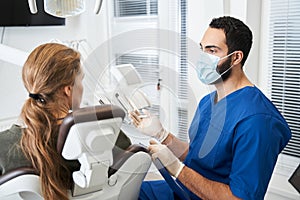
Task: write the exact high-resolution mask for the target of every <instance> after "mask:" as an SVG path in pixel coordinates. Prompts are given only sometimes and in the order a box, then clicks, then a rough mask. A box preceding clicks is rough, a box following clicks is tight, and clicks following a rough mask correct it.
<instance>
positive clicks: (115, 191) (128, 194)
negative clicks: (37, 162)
mask: <svg viewBox="0 0 300 200" xmlns="http://www.w3.org/2000/svg"><path fill="white" fill-rule="evenodd" d="M124 116H125V113H124V111H123V110H122V109H121V108H119V107H118V106H114V105H98V106H93V107H86V108H81V109H78V110H76V111H74V112H73V113H70V114H69V115H68V116H67V117H66V118H65V119H64V120H63V123H62V125H61V127H60V131H59V137H58V144H57V151H58V152H59V153H61V154H62V156H63V157H64V158H65V159H66V160H78V161H79V162H80V170H79V171H74V172H73V174H72V177H73V181H74V186H73V188H72V190H70V192H69V196H70V199H84V200H89V199H101V200H102V199H103V200H105V199H122V200H123V199H124V200H126V199H128V200H134V199H137V198H138V195H139V190H140V185H141V183H142V181H143V179H144V177H145V175H146V173H147V171H148V169H149V167H150V165H151V157H150V155H149V154H148V152H147V150H146V149H145V148H143V147H141V146H138V145H132V146H130V147H129V148H128V149H127V150H126V151H124V152H123V153H122V154H119V155H118V157H117V158H113V156H112V148H113V147H114V144H115V141H116V139H117V137H118V133H119V130H120V126H121V123H122V121H123V119H124ZM0 199H1V200H17V199H26V200H27V199H30V200H35V199H43V197H42V193H41V188H40V183H39V176H38V174H37V173H36V172H35V171H34V170H33V169H31V168H18V169H15V170H13V171H10V172H8V173H6V174H4V175H2V176H0Z"/></svg>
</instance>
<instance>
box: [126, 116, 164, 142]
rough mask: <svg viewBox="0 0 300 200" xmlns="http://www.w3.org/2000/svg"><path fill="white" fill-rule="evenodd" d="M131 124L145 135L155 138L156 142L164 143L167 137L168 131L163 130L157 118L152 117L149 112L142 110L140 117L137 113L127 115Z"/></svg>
mask: <svg viewBox="0 0 300 200" xmlns="http://www.w3.org/2000/svg"><path fill="white" fill-rule="evenodd" d="M129 117H130V118H131V119H132V120H133V124H134V125H135V126H136V127H137V128H138V130H139V131H140V132H142V133H143V134H145V135H148V136H151V137H154V138H156V139H157V140H158V141H160V142H162V141H164V140H165V139H166V138H167V136H168V134H169V133H168V131H166V130H165V129H164V127H163V126H162V124H161V122H160V120H159V119H158V118H157V116H154V115H152V114H151V113H150V112H149V111H147V110H143V114H142V115H141V114H140V113H139V112H138V111H134V112H131V113H129Z"/></svg>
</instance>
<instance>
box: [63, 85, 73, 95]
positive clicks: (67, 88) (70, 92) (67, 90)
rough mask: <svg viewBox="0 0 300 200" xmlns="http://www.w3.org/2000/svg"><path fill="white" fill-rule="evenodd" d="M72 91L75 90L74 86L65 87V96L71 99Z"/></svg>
mask: <svg viewBox="0 0 300 200" xmlns="http://www.w3.org/2000/svg"><path fill="white" fill-rule="evenodd" d="M72 90H73V87H72V86H65V87H64V92H65V94H66V95H67V96H68V97H70V96H72Z"/></svg>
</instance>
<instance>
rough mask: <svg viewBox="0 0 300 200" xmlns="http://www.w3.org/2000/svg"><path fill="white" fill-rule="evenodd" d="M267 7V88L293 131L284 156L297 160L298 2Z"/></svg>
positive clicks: (274, 0) (283, 0)
mask: <svg viewBox="0 0 300 200" xmlns="http://www.w3.org/2000/svg"><path fill="white" fill-rule="evenodd" d="M270 7H271V8H270V41H269V45H270V46H269V49H270V51H269V61H268V62H269V63H268V66H271V67H270V71H269V85H268V89H269V92H270V94H271V100H272V101H273V103H274V104H275V105H276V107H277V108H278V109H279V110H280V112H281V113H282V114H283V116H284V117H285V119H286V120H287V122H288V124H289V126H290V128H291V130H292V138H291V140H290V142H289V143H288V145H287V146H286V148H285V149H284V150H283V154H287V155H290V156H295V157H298V158H300V99H299V94H300V23H299V22H300V14H299V13H300V1H299V0H271V4H270Z"/></svg>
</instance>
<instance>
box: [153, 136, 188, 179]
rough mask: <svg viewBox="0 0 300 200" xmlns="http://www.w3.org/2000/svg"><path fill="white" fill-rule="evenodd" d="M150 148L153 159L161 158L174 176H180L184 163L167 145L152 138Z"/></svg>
mask: <svg viewBox="0 0 300 200" xmlns="http://www.w3.org/2000/svg"><path fill="white" fill-rule="evenodd" d="M148 150H149V151H150V153H151V156H152V159H155V158H159V159H160V161H161V162H162V164H163V165H164V166H165V167H166V168H167V170H168V171H169V173H170V174H171V175H172V176H174V177H175V178H177V177H178V176H179V174H180V172H181V170H182V169H183V167H184V164H183V163H182V162H181V161H180V160H179V159H178V158H177V157H176V156H175V155H174V154H173V153H172V151H171V150H170V149H169V148H168V147H167V146H166V145H164V144H159V143H156V142H155V141H154V140H150V145H149V146H148Z"/></svg>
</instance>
